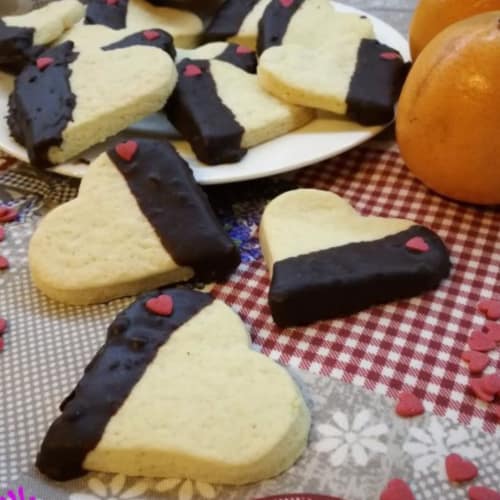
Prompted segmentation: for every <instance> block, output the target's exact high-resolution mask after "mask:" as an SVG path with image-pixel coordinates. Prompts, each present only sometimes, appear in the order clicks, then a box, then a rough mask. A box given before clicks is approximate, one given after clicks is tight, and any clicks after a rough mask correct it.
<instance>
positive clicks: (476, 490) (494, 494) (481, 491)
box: [469, 486, 500, 500]
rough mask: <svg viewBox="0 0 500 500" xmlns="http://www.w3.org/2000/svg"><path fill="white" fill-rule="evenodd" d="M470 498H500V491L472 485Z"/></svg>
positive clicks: (477, 499)
mask: <svg viewBox="0 0 500 500" xmlns="http://www.w3.org/2000/svg"><path fill="white" fill-rule="evenodd" d="M469 500H500V493H498V491H494V490H490V489H489V488H485V487H484V486H471V487H470V488H469Z"/></svg>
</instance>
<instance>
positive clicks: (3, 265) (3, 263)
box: [0, 255, 9, 271]
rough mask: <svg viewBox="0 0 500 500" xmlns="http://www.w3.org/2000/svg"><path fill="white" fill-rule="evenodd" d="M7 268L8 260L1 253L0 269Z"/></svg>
mask: <svg viewBox="0 0 500 500" xmlns="http://www.w3.org/2000/svg"><path fill="white" fill-rule="evenodd" d="M8 268H9V261H8V260H7V259H6V258H5V257H4V256H3V255H0V271H3V270H5V269H8Z"/></svg>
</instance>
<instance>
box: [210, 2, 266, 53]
mask: <svg viewBox="0 0 500 500" xmlns="http://www.w3.org/2000/svg"><path fill="white" fill-rule="evenodd" d="M269 2H270V0H226V1H225V2H224V3H223V4H222V5H221V6H220V7H219V9H218V10H217V11H216V12H215V14H214V16H213V18H212V20H211V22H210V23H209V25H208V26H207V28H206V30H205V32H204V34H203V39H204V40H205V41H206V42H214V41H218V40H227V41H229V42H234V43H237V44H241V45H244V46H246V47H251V48H255V47H256V43H257V33H258V25H259V21H260V18H261V17H262V14H263V13H264V10H265V8H266V7H267V5H268V4H269Z"/></svg>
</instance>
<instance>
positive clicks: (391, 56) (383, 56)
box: [379, 52, 401, 61]
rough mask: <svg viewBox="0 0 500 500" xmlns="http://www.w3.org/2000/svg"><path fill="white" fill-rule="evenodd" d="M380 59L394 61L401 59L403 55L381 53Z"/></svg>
mask: <svg viewBox="0 0 500 500" xmlns="http://www.w3.org/2000/svg"><path fill="white" fill-rule="evenodd" d="M379 57H380V59H385V60H386V61H394V60H395V59H401V54H398V53H397V52H381V53H380V55H379Z"/></svg>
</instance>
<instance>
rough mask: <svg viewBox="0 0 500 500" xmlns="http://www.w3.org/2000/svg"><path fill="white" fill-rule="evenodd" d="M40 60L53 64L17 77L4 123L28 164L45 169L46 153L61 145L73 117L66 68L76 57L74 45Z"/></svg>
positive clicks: (33, 67) (60, 47)
mask: <svg viewBox="0 0 500 500" xmlns="http://www.w3.org/2000/svg"><path fill="white" fill-rule="evenodd" d="M41 56H43V57H50V58H53V59H54V62H53V63H52V64H50V65H49V66H47V67H46V68H44V69H42V70H40V69H38V67H37V66H36V64H30V65H28V66H26V67H25V68H24V70H23V71H22V72H21V73H20V74H19V75H18V77H17V78H16V81H15V85H14V90H13V91H12V94H11V95H10V97H9V114H8V117H7V121H8V125H9V128H10V132H11V134H12V136H13V137H14V139H15V140H16V141H17V142H19V143H20V144H22V145H24V146H25V148H26V150H27V151H28V157H29V159H30V162H31V163H32V164H33V165H36V166H40V167H48V166H50V165H51V162H50V160H49V158H48V151H49V149H50V148H51V147H52V146H59V145H60V144H61V143H62V141H63V138H62V133H63V131H64V129H65V128H66V126H67V124H68V122H69V121H70V120H71V119H72V117H73V110H74V108H75V105H76V96H75V95H74V94H73V93H72V91H71V86H70V75H71V70H70V68H69V65H70V64H71V63H72V62H73V61H74V60H75V59H76V58H77V57H78V54H77V53H76V52H74V51H73V42H65V43H63V44H61V45H57V46H56V47H54V48H51V49H49V50H47V51H45V52H43V53H42V54H41Z"/></svg>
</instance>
